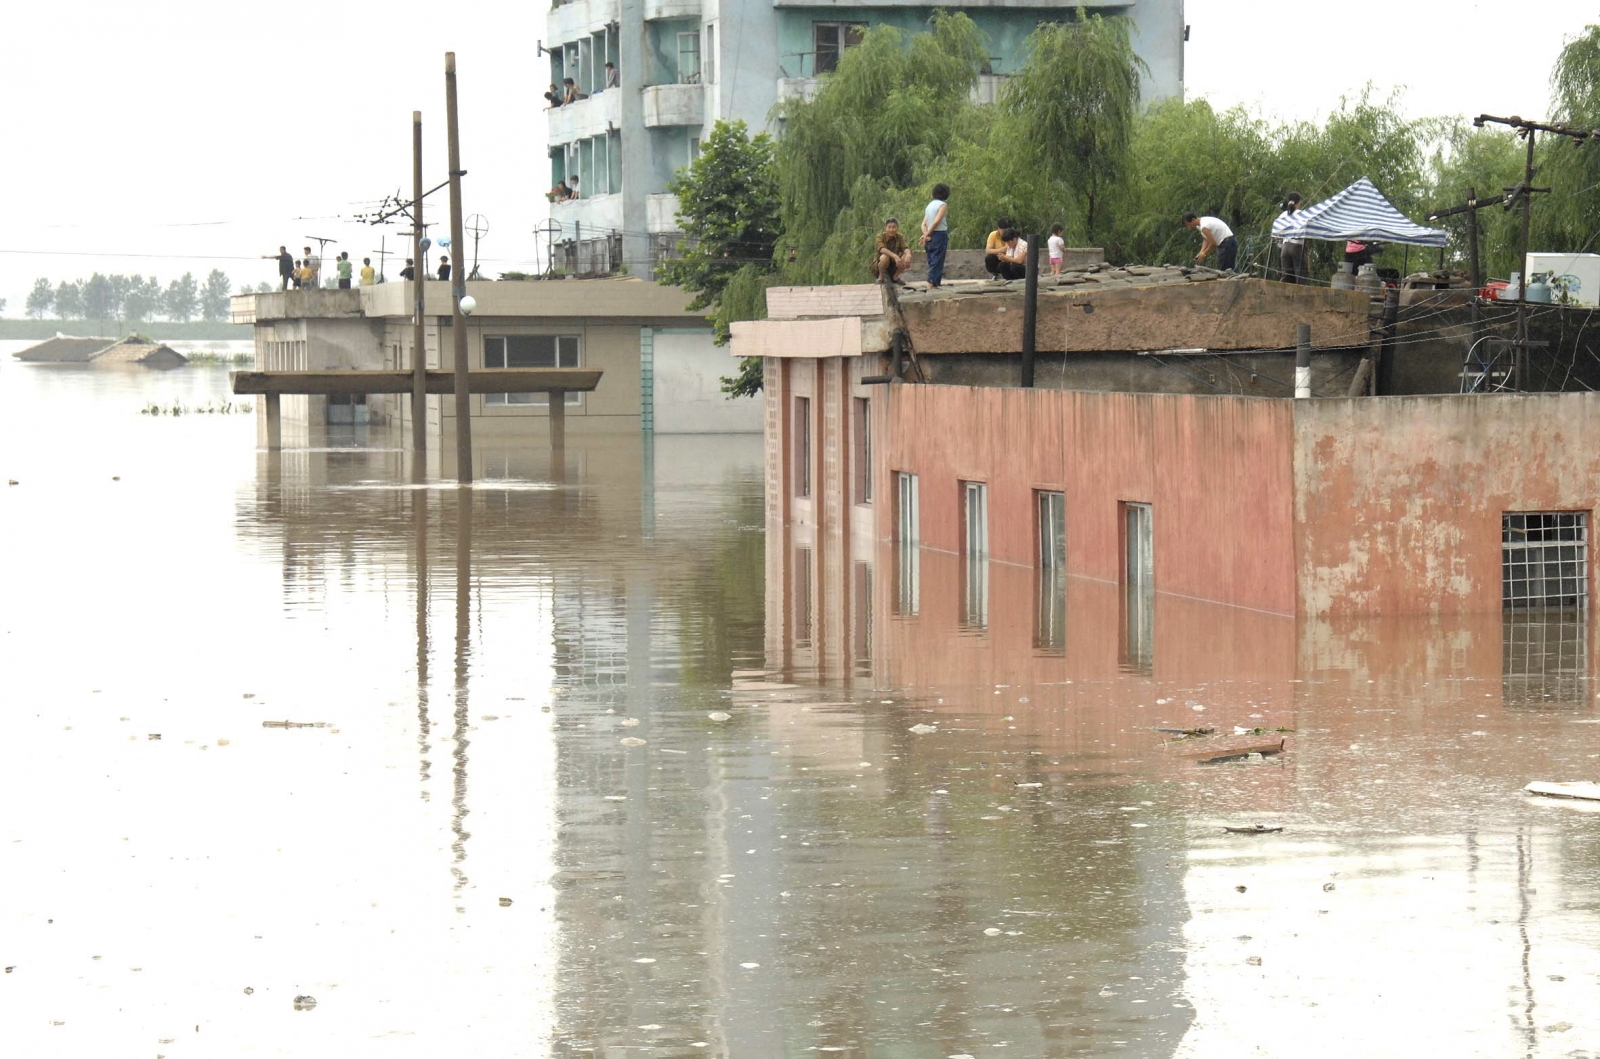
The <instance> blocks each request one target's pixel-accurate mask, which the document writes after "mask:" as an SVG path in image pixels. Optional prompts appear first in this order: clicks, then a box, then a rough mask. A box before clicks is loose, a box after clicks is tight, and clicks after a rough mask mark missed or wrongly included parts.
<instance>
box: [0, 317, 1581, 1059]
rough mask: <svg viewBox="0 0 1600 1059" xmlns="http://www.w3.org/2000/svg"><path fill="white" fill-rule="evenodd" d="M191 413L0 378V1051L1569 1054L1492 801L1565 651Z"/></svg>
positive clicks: (1534, 922) (1528, 861)
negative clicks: (1005, 560) (811, 528)
mask: <svg viewBox="0 0 1600 1059" xmlns="http://www.w3.org/2000/svg"><path fill="white" fill-rule="evenodd" d="M18 345H19V344H9V345H7V344H4V343H0V360H4V361H7V362H9V361H10V359H11V358H10V356H9V354H10V352H11V350H12V349H13V348H16V347H17V346H18ZM226 391H227V380H226V372H225V370H222V369H214V368H200V367H192V368H189V369H185V370H182V371H178V372H171V373H166V374H153V373H148V372H138V371H89V370H75V369H58V368H49V367H42V366H23V365H18V364H15V363H0V477H4V478H6V479H7V480H15V481H16V482H17V484H16V485H8V486H5V487H3V491H0V556H3V557H4V558H3V562H4V567H3V578H0V721H3V724H4V729H3V730H4V733H5V739H4V741H3V743H0V806H3V807H4V811H3V813H0V880H3V883H0V893H3V896H4V900H3V901H0V966H3V968H4V973H3V974H0V1040H3V1041H5V1042H6V1047H5V1051H6V1054H11V1055H18V1056H28V1057H35V1056H63V1057H67V1056H71V1057H78V1056H109V1055H130V1056H135V1055H136V1056H156V1055H161V1056H168V1057H179V1056H233V1055H261V1056H324V1055H327V1056H335V1055H337V1056H341V1057H347V1056H385V1057H387V1056H419V1057H420V1056H428V1057H435V1056H439V1055H453V1054H462V1055H482V1056H560V1057H584V1059H588V1057H606V1059H623V1057H634V1056H641V1057H682V1056H723V1057H736V1059H744V1057H767V1056H799V1055H810V1054H813V1053H815V1054H819V1055H821V1056H824V1057H827V1056H842V1057H864V1056H882V1057H895V1059H902V1057H903V1059H923V1057H928V1059H944V1057H951V1056H973V1057H1005V1056H1016V1057H1023V1056H1030V1057H1031V1056H1079V1055H1082V1056H1101V1055H1113V1054H1123V1055H1130V1056H1163V1057H1164V1056H1186V1057H1204V1059H1211V1057H1217V1059H1235V1057H1239V1056H1274V1057H1276V1056H1329V1057H1333V1056H1338V1057H1341V1059H1344V1057H1350V1056H1363V1057H1369V1056H1406V1057H1417V1056H1431V1055H1441V1056H1443V1055H1448V1056H1552V1057H1554V1056H1563V1057H1570V1056H1586V1055H1597V1054H1600V812H1593V811H1587V810H1586V807H1585V806H1584V805H1583V804H1582V803H1563V802H1553V801H1548V800H1540V799H1535V798H1531V797H1529V796H1527V795H1525V794H1523V793H1522V790H1521V788H1522V787H1523V785H1524V784H1526V783H1527V782H1528V781H1530V780H1535V779H1547V780H1576V779H1589V780H1597V779H1600V723H1597V722H1600V712H1597V710H1596V690H1597V689H1596V685H1595V683H1594V682H1593V681H1592V680H1591V678H1590V672H1591V670H1592V667H1593V661H1592V660H1593V657H1594V654H1595V651H1596V644H1595V639H1594V635H1595V634H1594V630H1593V628H1592V623H1591V622H1590V621H1588V620H1586V619H1584V618H1582V617H1581V616H1579V617H1574V616H1564V617H1562V618H1559V619H1547V620H1539V621H1515V622H1506V621H1503V620H1502V619H1501V617H1500V616H1499V615H1489V616H1485V617H1482V618H1473V619H1459V620H1450V621H1430V620H1427V619H1407V620H1388V621H1367V622H1350V623H1345V624H1341V625H1338V626H1333V625H1327V624H1317V623H1306V622H1295V621H1293V620H1290V619H1284V618H1281V617H1276V616H1272V615H1264V614H1256V613H1252V612H1247V611H1240V610H1234V609H1229V608H1220V607H1214V606H1210V605H1207V604H1202V603H1197V602H1194V601H1191V600H1184V599H1177V598H1172V597H1166V596H1156V597H1154V598H1153V599H1145V598H1140V597H1134V598H1131V599H1130V598H1127V597H1125V596H1124V595H1123V593H1122V592H1121V591H1120V590H1119V589H1117V588H1116V587H1115V586H1110V585H1105V584H1100V583H1095V582H1090V581H1084V580H1078V579H1066V580H1055V579H1051V578H1048V577H1046V578H1040V577H1039V576H1037V575H1036V574H1035V573H1034V572H1033V571H1031V570H1026V569H1018V568H1015V567H1008V566H1002V565H1000V564H981V565H978V566H973V565H971V564H966V563H964V562H963V561H962V560H961V559H959V558H958V557H955V556H950V555H945V554H940V553H935V552H931V551H927V550H923V551H920V552H918V551H906V550H903V549H899V548H897V547H895V546H892V545H883V544H874V543H872V542H869V541H860V540H848V539H847V540H839V539H826V538H824V539H816V538H814V537H810V536H808V535H806V534H805V533H803V532H799V531H794V530H787V529H785V528H784V527H781V526H777V527H769V526H767V525H766V524H765V521H764V510H763V503H762V468H763V461H762V449H761V442H760V439H759V438H754V437H737V438H728V437H661V438H657V439H656V440H655V441H654V443H653V444H649V443H646V442H643V441H641V439H640V437H639V435H638V434H636V433H631V432H628V433H623V434H620V435H616V436H609V437H601V438H591V437H583V436H579V435H577V434H576V433H575V432H574V435H573V436H572V437H571V438H569V443H568V447H567V450H566V453H565V459H564V461H563V462H562V463H561V465H559V466H555V465H553V464H552V461H551V458H550V456H549V454H548V452H547V451H546V449H545V447H544V446H543V445H542V444H540V443H538V442H533V443H526V444H507V443H504V442H499V441H495V440H492V439H486V438H479V439H477V449H478V453H479V458H480V462H481V466H480V470H479V475H480V477H479V481H478V482H477V484H476V485H475V486H473V487H472V488H471V489H465V490H463V489H459V488H457V487H455V486H454V485H453V484H452V483H449V482H443V483H436V484H432V485H426V486H416V485H413V484H412V482H411V468H410V464H409V456H408V454H407V453H406V452H404V451H403V450H402V448H401V447H400V446H399V444H398V441H399V439H396V438H393V437H390V436H389V435H388V434H386V433H385V432H384V431H383V430H381V429H379V428H370V429H368V428H354V427H345V428H343V429H342V430H341V429H340V428H335V427H329V428H326V429H321V430H314V431H311V432H310V433H309V434H307V435H304V436H305V437H307V438H308V444H309V446H310V447H308V448H301V449H296V450H291V451H286V452H284V453H283V454H282V455H281V456H274V457H269V456H268V455H267V454H266V453H265V452H262V451H258V450H257V447H256V439H257V426H256V423H255V416H254V415H253V414H231V415H230V414H211V415H184V416H178V417H173V416H169V415H163V416H155V417H152V416H146V415H141V414H140V413H139V410H140V408H141V407H144V406H145V405H147V404H150V403H152V402H155V403H163V404H165V405H167V406H170V405H171V404H173V403H174V402H179V401H181V402H183V403H185V404H186V405H187V406H190V407H193V406H197V405H204V404H206V403H208V402H220V401H224V400H227V399H228V397H227V392H226ZM290 436H296V435H295V434H294V432H293V431H291V432H290ZM1069 532H1070V527H1069ZM1200 726H1208V727H1215V728H1217V729H1219V735H1218V736H1216V737H1211V739H1210V742H1218V741H1222V742H1226V743H1227V745H1235V744H1243V743H1262V742H1266V741H1268V740H1273V739H1277V740H1286V746H1285V749H1284V751H1283V752H1282V753H1280V754H1276V755H1272V756H1268V757H1265V758H1263V759H1262V760H1259V761H1250V760H1244V761H1231V762H1224V763H1219V764H1201V763H1198V762H1197V761H1196V756H1204V755H1203V754H1202V751H1204V749H1205V747H1207V746H1208V745H1210V742H1208V741H1207V740H1206V739H1201V740H1191V741H1173V740H1172V739H1171V738H1170V737H1169V736H1167V735H1165V734H1163V733H1160V732H1157V731H1155V730H1154V729H1157V728H1163V727H1170V728H1190V727H1200ZM1236 728H1238V729H1245V730H1253V729H1264V730H1266V731H1265V732H1263V733H1262V734H1257V735H1249V736H1245V735H1240V736H1237V737H1236V736H1234V734H1233V733H1234V732H1235V729H1236ZM1278 729H1284V730H1287V731H1284V732H1278V731H1277V730H1278ZM1256 824H1263V825H1266V826H1269V827H1281V828H1282V830H1281V831H1277V832H1272V833H1267V834H1234V833H1229V832H1226V831H1225V830H1224V828H1225V827H1250V826H1253V825H1256ZM308 998H309V999H308Z"/></svg>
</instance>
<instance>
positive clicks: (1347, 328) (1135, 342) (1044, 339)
mask: <svg viewBox="0 0 1600 1059" xmlns="http://www.w3.org/2000/svg"><path fill="white" fill-rule="evenodd" d="M1015 286H1016V287H1017V288H1020V285H1015ZM900 304H901V309H902V312H903V313H904V315H905V321H906V326H907V327H908V328H909V329H910V331H911V337H912V341H913V342H914V343H915V345H916V348H917V352H919V353H1008V352H1016V351H1017V350H1020V349H1021V348H1022V291H1021V290H1020V289H1007V290H1004V291H1000V290H993V291H989V292H986V293H975V294H972V295H960V294H955V293H951V294H940V295H926V294H909V295H905V296H903V297H902V298H901V300H900ZM1370 305H1371V300H1370V299H1369V298H1368V296H1367V295H1366V294H1363V293H1359V292H1356V291H1336V290H1329V289H1327V288H1323V287H1304V286H1296V285H1294V284H1288V283H1276V282H1272V281H1269V280H1251V279H1228V280H1203V281H1196V282H1189V283H1182V284H1177V283H1172V284H1163V285H1160V286H1156V287H1113V288H1111V289H1108V290H1093V291H1089V290H1080V289H1078V288H1070V289H1067V290H1053V291H1041V292H1040V294H1039V320H1038V337H1037V346H1038V348H1039V349H1041V350H1051V351H1055V352H1060V351H1063V350H1067V351H1073V350H1082V351H1093V350H1146V349H1190V348H1201V349H1281V348H1286V347H1292V346H1293V345H1294V341H1295V327H1296V325H1297V324H1310V325H1311V343H1312V345H1313V346H1315V347H1318V348H1326V347H1330V346H1348V345H1352V344H1355V345H1364V344H1365V343H1366V341H1367V334H1368V326H1367V313H1368V309H1369V307H1370Z"/></svg>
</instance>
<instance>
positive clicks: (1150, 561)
mask: <svg viewBox="0 0 1600 1059" xmlns="http://www.w3.org/2000/svg"><path fill="white" fill-rule="evenodd" d="M1122 518H1123V538H1124V543H1125V545H1126V551H1125V553H1124V556H1123V561H1122V580H1123V583H1124V584H1128V585H1134V586H1137V587H1139V588H1153V587H1154V585H1155V555H1154V551H1153V549H1152V540H1151V517H1150V505H1149V504H1131V503H1125V504H1123V505H1122Z"/></svg>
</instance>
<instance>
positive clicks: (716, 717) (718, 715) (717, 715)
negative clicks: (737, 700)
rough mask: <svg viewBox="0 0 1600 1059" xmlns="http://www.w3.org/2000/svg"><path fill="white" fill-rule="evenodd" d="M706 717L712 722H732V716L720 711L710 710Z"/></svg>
mask: <svg viewBox="0 0 1600 1059" xmlns="http://www.w3.org/2000/svg"><path fill="white" fill-rule="evenodd" d="M706 717H707V718H708V719H709V720H713V721H731V720H733V714H731V713H725V712H724V711H722V710H712V711H711V712H710V713H708V714H706Z"/></svg>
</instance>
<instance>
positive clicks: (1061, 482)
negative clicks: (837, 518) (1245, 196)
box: [769, 362, 1295, 614]
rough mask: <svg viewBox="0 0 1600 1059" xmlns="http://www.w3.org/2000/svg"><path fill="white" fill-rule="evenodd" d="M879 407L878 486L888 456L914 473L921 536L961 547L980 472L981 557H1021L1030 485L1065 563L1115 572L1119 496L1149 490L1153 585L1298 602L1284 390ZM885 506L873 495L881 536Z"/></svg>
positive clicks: (972, 395)
mask: <svg viewBox="0 0 1600 1059" xmlns="http://www.w3.org/2000/svg"><path fill="white" fill-rule="evenodd" d="M769 363H770V362H769ZM824 363H826V362H824ZM875 409H876V411H877V421H876V423H875V426H876V428H877V429H876V433H877V436H878V438H879V439H881V440H880V441H879V444H878V446H877V450H876V452H877V460H876V472H877V479H878V481H879V482H881V483H882V490H881V493H882V495H883V497H884V498H885V500H886V501H887V500H888V499H889V498H890V497H892V490H893V478H892V473H893V472H895V471H906V472H910V473H914V474H916V475H918V476H919V482H918V488H919V493H920V502H921V508H920V513H919V514H920V524H921V537H922V542H923V544H925V545H927V546H928V547H932V548H936V549H940V550H944V551H950V552H958V551H959V550H960V542H961V532H962V511H961V483H962V482H963V481H980V482H985V483H987V485H988V507H989V550H990V556H991V557H992V558H993V559H995V560H997V561H1000V562H1008V563H1016V564H1019V565H1025V566H1026V565H1032V564H1033V563H1034V562H1035V552H1036V547H1037V544H1036V533H1037V529H1036V522H1037V520H1036V515H1035V499H1034V492H1035V490H1051V491H1060V492H1064V493H1065V494H1066V517H1067V571H1068V572H1069V573H1072V574H1080V575H1085V576H1088V577H1094V578H1099V579H1102V580H1106V581H1117V580H1119V579H1120V578H1121V576H1122V511H1121V509H1120V507H1119V503H1120V502H1123V501H1131V502H1142V503H1149V504H1151V505H1152V507H1153V522H1154V529H1153V532H1154V559H1155V586H1156V590H1157V591H1158V592H1168V593H1174V594H1178V595H1185V596H1191V597H1194V598H1197V599H1205V600H1212V601H1215V602H1222V603H1229V604H1233V605H1237V606H1244V607H1252V608H1255V609H1259V610H1264V611H1270V612H1273V613H1278V614H1292V613H1294V603H1295V599H1294V574H1293V562H1292V555H1293V551H1292V548H1293V533H1292V527H1291V522H1290V518H1291V501H1292V495H1291V488H1292V479H1291V468H1290V439H1291V413H1290V402H1287V401H1259V400H1251V399H1246V398H1235V397H1220V396H1219V397H1195V396H1188V395H1173V394H1122V393H1116V394H1097V393H1080V392H1074V391H1060V390H1022V389H1004V390H1002V389H991V388H978V387H964V386H920V385H895V386H892V387H890V388H889V389H888V390H887V392H886V393H884V394H883V397H882V399H881V400H880V401H879V402H878V403H877V404H876V405H875ZM892 508H893V504H892V503H887V502H886V503H881V504H879V505H878V508H877V515H878V517H877V522H876V526H877V533H878V535H879V536H880V537H887V536H890V535H892V533H893V530H894V519H893V511H892Z"/></svg>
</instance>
